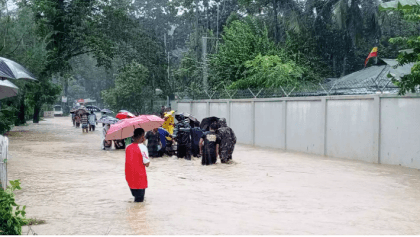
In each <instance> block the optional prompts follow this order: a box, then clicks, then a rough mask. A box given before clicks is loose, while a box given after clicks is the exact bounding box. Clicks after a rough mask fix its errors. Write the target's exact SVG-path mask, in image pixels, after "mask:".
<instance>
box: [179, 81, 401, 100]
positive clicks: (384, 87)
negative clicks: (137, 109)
mask: <svg viewBox="0 0 420 237" xmlns="http://www.w3.org/2000/svg"><path fill="white" fill-rule="evenodd" d="M398 91H399V89H398V87H397V86H396V85H394V84H393V83H392V81H391V80H390V79H389V78H381V79H378V78H368V79H366V80H363V81H360V80H358V81H354V80H353V81H342V80H340V79H329V80H327V81H326V82H324V83H304V84H300V85H284V86H279V87H277V88H275V87H271V88H260V89H255V88H247V89H240V90H232V89H227V88H220V87H219V88H217V89H216V90H201V91H192V90H186V91H183V92H178V93H176V96H177V99H179V100H203V99H206V100H207V99H250V98H278V97H305V96H329V95H363V94H376V93H391V94H394V93H395V94H396V93H398Z"/></svg>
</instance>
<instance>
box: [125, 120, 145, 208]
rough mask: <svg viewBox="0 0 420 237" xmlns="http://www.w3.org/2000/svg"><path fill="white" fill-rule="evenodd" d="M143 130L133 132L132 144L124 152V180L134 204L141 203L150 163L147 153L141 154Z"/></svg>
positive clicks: (138, 129)
mask: <svg viewBox="0 0 420 237" xmlns="http://www.w3.org/2000/svg"><path fill="white" fill-rule="evenodd" d="M144 140H145V138H144V130H143V129H142V128H137V129H136V130H134V136H133V143H132V144H130V145H129V146H128V147H127V148H126V150H125V179H126V180H127V183H128V186H129V187H130V189H131V193H132V194H133V196H134V202H143V200H144V193H145V191H146V188H147V174H146V167H149V164H150V161H149V157H148V155H147V152H142V149H141V147H142V146H144V145H142V143H143V142H144Z"/></svg>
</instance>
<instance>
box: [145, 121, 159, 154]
mask: <svg viewBox="0 0 420 237" xmlns="http://www.w3.org/2000/svg"><path fill="white" fill-rule="evenodd" d="M146 139H147V150H148V151H149V156H150V157H159V153H158V151H159V149H158V146H159V144H161V143H160V135H159V132H158V129H157V128H155V129H153V130H152V131H148V132H147V133H146Z"/></svg>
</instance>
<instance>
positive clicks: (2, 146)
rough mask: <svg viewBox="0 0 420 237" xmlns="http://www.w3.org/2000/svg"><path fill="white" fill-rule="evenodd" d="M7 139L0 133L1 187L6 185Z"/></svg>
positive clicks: (4, 187)
mask: <svg viewBox="0 0 420 237" xmlns="http://www.w3.org/2000/svg"><path fill="white" fill-rule="evenodd" d="M8 152H9V139H8V138H7V137H4V136H1V135H0V183H1V187H2V188H3V189H6V187H7V158H8Z"/></svg>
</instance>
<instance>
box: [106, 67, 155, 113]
mask: <svg viewBox="0 0 420 237" xmlns="http://www.w3.org/2000/svg"><path fill="white" fill-rule="evenodd" d="M148 76H149V70H148V69H147V68H146V67H145V66H143V65H141V64H139V63H136V62H132V63H131V64H129V65H127V66H126V67H124V68H123V69H122V70H121V72H120V73H119V74H118V76H117V79H116V80H115V87H114V88H110V89H108V90H106V91H103V92H102V94H103V95H102V96H103V99H104V101H105V103H107V104H108V105H109V106H110V108H111V109H113V110H115V111H118V110H119V109H121V108H124V109H126V110H129V111H132V112H134V113H144V112H146V110H145V108H146V107H147V106H150V104H149V105H148V102H151V101H152V100H153V97H154V91H153V87H152V86H151V85H150V84H149V83H148ZM151 103H153V102H151Z"/></svg>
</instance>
